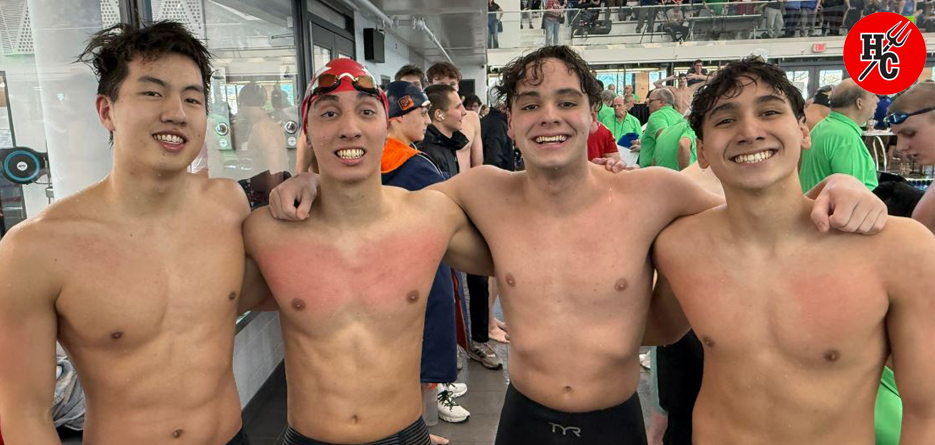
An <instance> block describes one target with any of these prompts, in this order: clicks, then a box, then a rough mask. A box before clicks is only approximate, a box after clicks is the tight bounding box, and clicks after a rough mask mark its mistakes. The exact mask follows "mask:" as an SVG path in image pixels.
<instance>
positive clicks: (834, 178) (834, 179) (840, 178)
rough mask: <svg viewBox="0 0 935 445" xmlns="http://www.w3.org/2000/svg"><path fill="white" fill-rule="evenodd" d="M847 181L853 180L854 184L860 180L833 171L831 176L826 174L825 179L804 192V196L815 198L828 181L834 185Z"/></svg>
mask: <svg viewBox="0 0 935 445" xmlns="http://www.w3.org/2000/svg"><path fill="white" fill-rule="evenodd" d="M848 181H853V182H854V183H855V184H859V183H860V181H858V180H857V178H854V177H853V176H850V175H845V174H841V173H835V174H833V175H831V176H828V177H827V178H825V179H822V180H821V182H819V183H818V184H816V185H815V186H814V187H812V189H811V190H809V191H808V192H806V193H805V196H806V197H808V198H809V199H817V198H818V195H820V194H821V191H822V190H824V189H825V186H827V185H828V184H829V183H831V184H834V185H840V184H846V183H847V182H848Z"/></svg>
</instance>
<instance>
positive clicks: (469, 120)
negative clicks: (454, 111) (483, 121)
mask: <svg viewBox="0 0 935 445" xmlns="http://www.w3.org/2000/svg"><path fill="white" fill-rule="evenodd" d="M465 111H466V113H467V114H466V115H464V123H466V124H469V125H471V128H474V129H478V128H480V115H479V114H477V112H476V111H471V110H465Z"/></svg>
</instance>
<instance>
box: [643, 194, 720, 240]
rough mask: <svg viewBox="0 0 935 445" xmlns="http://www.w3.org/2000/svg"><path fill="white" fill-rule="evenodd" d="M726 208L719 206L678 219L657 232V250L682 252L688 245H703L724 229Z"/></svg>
mask: <svg viewBox="0 0 935 445" xmlns="http://www.w3.org/2000/svg"><path fill="white" fill-rule="evenodd" d="M725 209H726V206H724V205H721V206H718V207H715V208H712V209H708V210H705V211H703V212H701V213H698V214H695V215H689V216H683V217H681V218H678V219H676V220H674V221H672V223H670V224H669V225H668V226H666V227H665V228H664V229H662V231H661V232H659V235H658V236H657V237H656V246H657V248H674V249H678V250H683V249H684V248H685V247H686V246H689V245H698V244H703V243H704V242H705V239H711V238H712V237H714V236H716V234H717V233H719V228H721V227H724V223H725V215H724V210H725Z"/></svg>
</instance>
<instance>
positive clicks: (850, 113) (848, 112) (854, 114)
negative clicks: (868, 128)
mask: <svg viewBox="0 0 935 445" xmlns="http://www.w3.org/2000/svg"><path fill="white" fill-rule="evenodd" d="M831 111H834V112H835V113H840V114H843V115H845V116H847V117H849V118H850V119H851V120H852V121H854V122H855V123H857V125H858V126H860V121H859V120H858V119H859V115H860V110H858V109H856V108H853V107H851V108H832V109H831Z"/></svg>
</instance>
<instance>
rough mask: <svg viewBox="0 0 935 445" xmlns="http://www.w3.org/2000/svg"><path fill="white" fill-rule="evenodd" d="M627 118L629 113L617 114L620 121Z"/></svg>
mask: <svg viewBox="0 0 935 445" xmlns="http://www.w3.org/2000/svg"><path fill="white" fill-rule="evenodd" d="M626 118H627V113H623V114H620V115H617V120H618V121H620V122H623V120H624V119H626Z"/></svg>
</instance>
